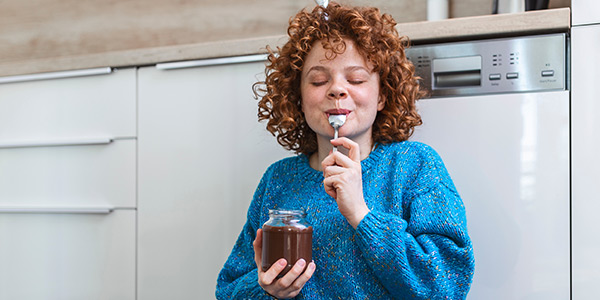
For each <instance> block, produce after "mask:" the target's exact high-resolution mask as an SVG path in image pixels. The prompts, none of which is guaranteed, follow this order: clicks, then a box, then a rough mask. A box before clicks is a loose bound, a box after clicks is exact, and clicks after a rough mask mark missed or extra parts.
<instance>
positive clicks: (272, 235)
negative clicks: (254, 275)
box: [262, 209, 313, 278]
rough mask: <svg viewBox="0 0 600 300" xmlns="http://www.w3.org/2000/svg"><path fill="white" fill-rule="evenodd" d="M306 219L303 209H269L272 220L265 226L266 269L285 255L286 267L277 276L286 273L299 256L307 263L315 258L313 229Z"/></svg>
mask: <svg viewBox="0 0 600 300" xmlns="http://www.w3.org/2000/svg"><path fill="white" fill-rule="evenodd" d="M305 218H306V212H305V211H304V210H279V209H270V210H269V220H268V221H267V222H265V224H263V226H262V231H263V233H262V270H263V271H264V272H266V271H267V270H268V269H269V268H270V267H271V265H273V264H274V263H275V262H277V260H279V259H280V258H285V260H286V261H287V266H286V267H285V269H283V271H281V273H279V275H278V276H277V277H278V278H279V277H282V276H283V275H285V274H287V272H288V271H289V270H290V269H291V268H292V267H293V266H294V264H295V263H296V261H298V260H299V259H300V258H303V259H304V261H306V266H308V264H309V263H310V262H311V261H312V233H313V228H312V226H310V224H308V222H307V221H306V219H305ZM306 266H305V270H306Z"/></svg>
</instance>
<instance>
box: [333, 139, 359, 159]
mask: <svg viewBox="0 0 600 300" xmlns="http://www.w3.org/2000/svg"><path fill="white" fill-rule="evenodd" d="M331 144H332V145H333V146H342V147H344V148H346V149H348V157H350V159H352V160H353V161H355V162H360V146H359V145H358V144H357V143H356V142H354V141H353V140H351V139H349V138H347V137H341V138H337V139H335V140H331Z"/></svg>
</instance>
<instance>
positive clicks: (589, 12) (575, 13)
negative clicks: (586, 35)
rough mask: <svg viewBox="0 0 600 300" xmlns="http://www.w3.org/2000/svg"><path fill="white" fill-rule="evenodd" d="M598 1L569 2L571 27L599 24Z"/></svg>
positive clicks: (580, 0) (599, 8)
mask: <svg viewBox="0 0 600 300" xmlns="http://www.w3.org/2000/svg"><path fill="white" fill-rule="evenodd" d="M599 11H600V1H598V0H571V15H572V18H573V19H572V20H571V23H572V25H573V26H577V25H584V24H594V23H596V24H597V23H600V14H599V13H598V12H599Z"/></svg>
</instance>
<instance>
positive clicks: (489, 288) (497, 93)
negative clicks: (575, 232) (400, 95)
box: [407, 34, 570, 299]
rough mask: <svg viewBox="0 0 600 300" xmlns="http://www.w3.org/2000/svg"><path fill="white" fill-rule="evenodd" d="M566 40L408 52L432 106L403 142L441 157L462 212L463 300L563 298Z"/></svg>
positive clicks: (566, 281)
mask: <svg viewBox="0 0 600 300" xmlns="http://www.w3.org/2000/svg"><path fill="white" fill-rule="evenodd" d="M567 53H568V51H567V37H566V35H565V34H551V35H540V36H527V37H518V38H506V39H493V40H480V41H470V42H457V43H445V44H436V45H422V46H416V47H413V48H410V49H408V50H407V55H408V57H409V59H410V60H411V61H412V62H413V63H414V64H415V66H416V72H417V73H418V74H419V75H420V76H421V77H422V82H421V84H422V86H423V87H425V88H426V89H428V90H429V91H430V93H431V97H430V98H428V99H423V100H421V101H419V103H418V109H419V112H420V113H421V116H422V118H423V125H422V126H420V127H418V128H417V129H416V131H415V134H414V135H413V137H412V138H411V139H412V140H417V141H422V142H424V143H426V144H429V145H431V146H432V147H433V148H434V149H436V150H437V152H438V153H439V154H440V156H441V157H442V159H443V160H444V162H445V164H446V167H447V168H448V170H449V172H450V175H451V176H452V178H453V180H454V183H455V184H456V187H457V189H458V191H459V193H460V194H461V196H462V198H463V201H464V203H465V207H466V210H467V222H468V228H469V234H470V236H471V238H472V240H473V247H474V253H475V260H476V262H475V275H474V279H473V285H472V287H471V292H470V293H469V299H569V295H570V294H569V293H570V233H569V226H570V222H569V208H570V206H569V201H570V198H569V197H570V183H569V180H570V178H569V176H570V175H569V151H570V150H569V91H568V86H567V72H566V70H567Z"/></svg>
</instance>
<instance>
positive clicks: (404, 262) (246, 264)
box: [216, 141, 474, 299]
mask: <svg viewBox="0 0 600 300" xmlns="http://www.w3.org/2000/svg"><path fill="white" fill-rule="evenodd" d="M361 165H362V173H363V175H362V179H363V193H364V198H365V201H366V203H367V206H368V207H369V209H370V210H371V212H370V213H368V214H367V215H366V216H365V218H364V219H363V220H362V221H361V222H360V224H359V225H358V227H357V228H356V229H354V228H352V226H350V224H349V223H348V222H347V221H346V219H345V218H344V217H343V216H342V214H341V213H340V212H339V211H338V208H337V204H336V202H335V200H334V199H333V198H331V197H330V196H329V195H327V194H326V193H325V190H324V188H323V174H322V172H320V171H316V170H314V169H312V168H311V167H310V166H309V162H308V157H307V156H305V155H298V156H295V157H290V158H285V159H283V160H280V161H278V162H276V163H274V164H273V165H271V166H270V167H269V168H268V170H267V171H266V172H265V174H264V176H263V178H262V180H261V182H260V184H259V186H258V188H257V189H256V192H255V194H254V199H253V200H252V203H251V204H250V208H249V209H248V217H247V221H246V224H245V225H244V228H243V229H242V232H241V234H240V236H239V238H238V240H237V242H236V244H235V245H234V247H233V251H232V252H231V254H230V256H229V258H228V259H227V262H226V263H225V266H224V267H223V269H222V270H221V272H220V274H219V277H218V279H217V291H216V296H217V298H218V299H232V298H233V299H272V298H271V297H270V296H269V295H268V294H266V293H265V292H264V290H263V289H262V288H261V287H260V285H258V276H257V270H256V264H255V262H254V250H253V248H252V241H253V240H254V238H255V236H256V230H257V229H258V228H261V227H262V224H263V223H264V222H266V221H267V219H268V218H269V215H268V210H269V209H272V208H285V209H297V208H304V209H306V211H307V221H308V222H309V223H310V224H311V225H312V226H313V230H314V232H313V260H314V261H315V264H316V266H317V268H316V270H315V273H314V274H313V276H312V278H311V279H310V280H309V281H308V282H307V283H306V285H305V286H304V288H303V289H302V291H301V292H300V294H299V295H298V296H297V297H296V299H464V298H465V297H466V295H467V292H468V291H469V287H470V284H471V280H472V278H473V270H474V258H473V249H472V245H471V240H470V239H469V236H468V234H467V220H466V217H465V208H464V206H463V203H462V200H461V199H460V197H459V195H458V193H457V191H456V188H455V187H454V184H453V183H452V180H451V179H450V176H449V174H448V172H447V171H446V168H445V167H444V164H443V163H442V160H441V159H440V157H439V156H438V154H437V153H436V152H435V151H434V150H433V149H432V148H430V147H429V146H427V145H424V144H422V143H417V142H408V141H407V142H400V143H393V144H389V145H378V146H377V147H376V148H375V149H374V150H373V151H372V152H371V154H370V155H369V157H368V158H366V159H365V160H363V161H362V162H361Z"/></svg>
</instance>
